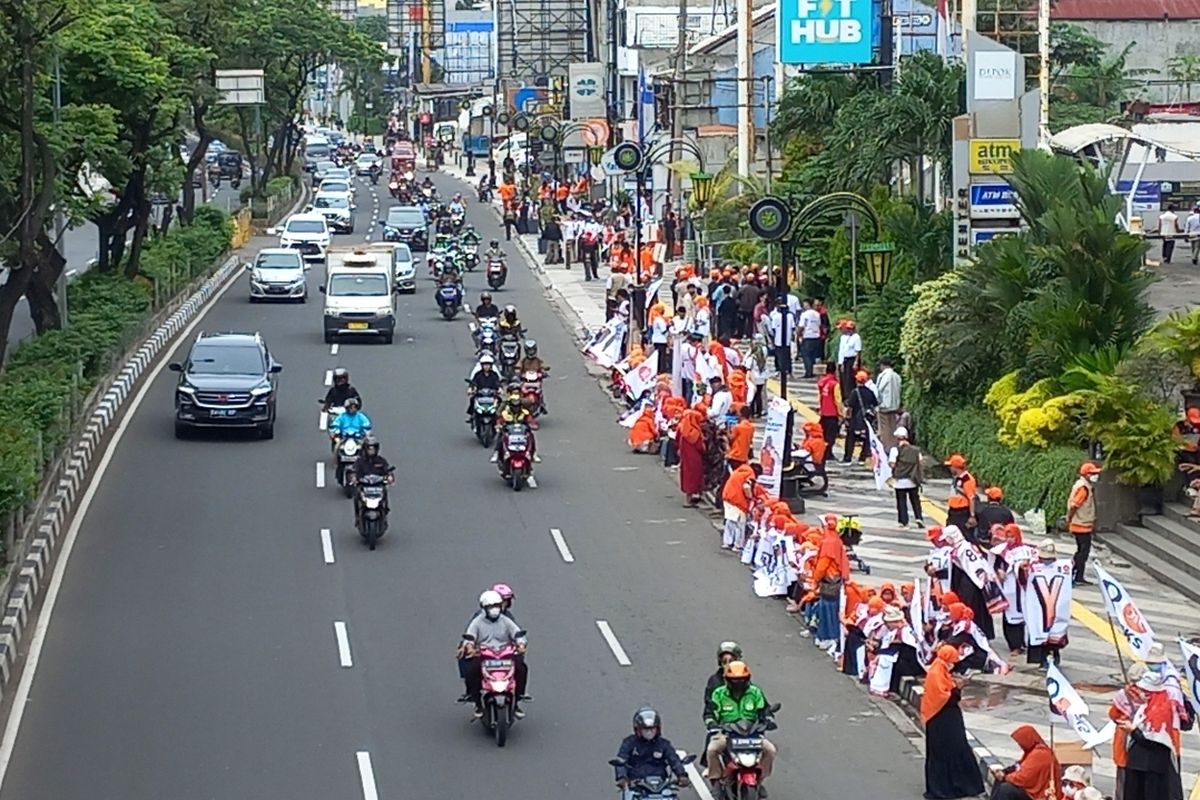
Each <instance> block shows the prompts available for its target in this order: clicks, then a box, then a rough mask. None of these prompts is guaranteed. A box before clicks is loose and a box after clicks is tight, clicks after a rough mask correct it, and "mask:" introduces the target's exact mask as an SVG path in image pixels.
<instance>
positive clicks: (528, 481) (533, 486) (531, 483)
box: [525, 475, 537, 489]
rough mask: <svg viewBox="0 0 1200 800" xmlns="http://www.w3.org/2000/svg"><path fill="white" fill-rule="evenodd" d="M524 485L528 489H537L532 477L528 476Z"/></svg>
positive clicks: (535, 479) (534, 479) (535, 481)
mask: <svg viewBox="0 0 1200 800" xmlns="http://www.w3.org/2000/svg"><path fill="white" fill-rule="evenodd" d="M525 483H526V484H527V485H528V486H529V488H530V489H536V488H537V478H535V477H533V476H532V475H530V476H529V479H528V480H527V481H525Z"/></svg>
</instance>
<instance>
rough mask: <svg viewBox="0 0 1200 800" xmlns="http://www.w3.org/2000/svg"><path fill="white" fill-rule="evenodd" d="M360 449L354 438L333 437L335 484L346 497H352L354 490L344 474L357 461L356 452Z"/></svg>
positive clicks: (357, 440) (359, 443) (356, 438)
mask: <svg viewBox="0 0 1200 800" xmlns="http://www.w3.org/2000/svg"><path fill="white" fill-rule="evenodd" d="M361 448H362V442H360V441H359V439H358V437H355V436H343V437H338V436H335V437H334V438H333V449H334V452H335V453H336V454H337V473H336V474H337V482H338V486H341V487H342V491H343V492H345V493H346V497H350V496H351V495H353V493H354V490H353V487H352V486H351V485H350V481H349V480H347V479H346V473H347V471H349V470H350V468H351V467H353V466H354V462H355V461H357V460H358V451H359V450H360V449H361Z"/></svg>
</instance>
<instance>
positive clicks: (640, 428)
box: [629, 406, 658, 453]
mask: <svg viewBox="0 0 1200 800" xmlns="http://www.w3.org/2000/svg"><path fill="white" fill-rule="evenodd" d="M629 447H630V448H631V449H632V450H633V452H635V453H656V452H658V420H657V419H656V418H655V413H654V406H646V407H645V408H643V409H642V413H641V414H640V415H638V418H637V421H636V422H634V423H633V428H632V430H630V431H629Z"/></svg>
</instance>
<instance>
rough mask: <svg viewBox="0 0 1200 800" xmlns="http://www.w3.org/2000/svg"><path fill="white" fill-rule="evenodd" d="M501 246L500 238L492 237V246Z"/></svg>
mask: <svg viewBox="0 0 1200 800" xmlns="http://www.w3.org/2000/svg"><path fill="white" fill-rule="evenodd" d="M499 246H500V240H499V239H492V247H499Z"/></svg>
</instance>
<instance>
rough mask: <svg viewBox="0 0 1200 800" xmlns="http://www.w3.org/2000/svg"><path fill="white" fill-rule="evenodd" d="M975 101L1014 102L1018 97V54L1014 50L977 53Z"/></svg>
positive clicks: (975, 55)
mask: <svg viewBox="0 0 1200 800" xmlns="http://www.w3.org/2000/svg"><path fill="white" fill-rule="evenodd" d="M972 55H973V58H974V61H975V74H974V79H975V81H974V82H975V99H976V100H1013V99H1015V98H1016V96H1017V54H1016V53H1015V52H1013V51H1012V50H1002V51H996V52H992V51H977V52H975V53H973V54H972Z"/></svg>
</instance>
